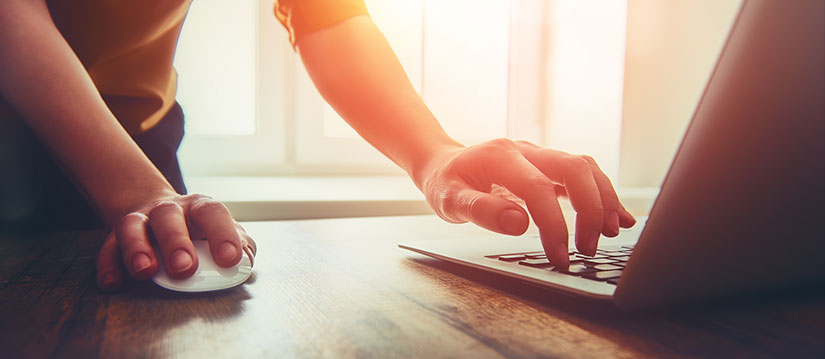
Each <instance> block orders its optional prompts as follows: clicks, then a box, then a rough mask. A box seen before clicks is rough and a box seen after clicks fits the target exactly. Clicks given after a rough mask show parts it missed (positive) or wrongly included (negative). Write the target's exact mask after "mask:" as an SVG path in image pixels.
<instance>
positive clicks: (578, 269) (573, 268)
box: [553, 264, 596, 275]
mask: <svg viewBox="0 0 825 359" xmlns="http://www.w3.org/2000/svg"><path fill="white" fill-rule="evenodd" d="M553 270H554V271H558V272H561V273H567V274H573V275H582V274H587V273H594V272H596V270H595V269H593V268H588V267H586V266H584V265H581V264H571V265H570V267H567V269H566V270H559V269H558V268H555V269H553Z"/></svg>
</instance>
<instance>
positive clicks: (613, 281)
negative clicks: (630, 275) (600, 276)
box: [607, 278, 620, 284]
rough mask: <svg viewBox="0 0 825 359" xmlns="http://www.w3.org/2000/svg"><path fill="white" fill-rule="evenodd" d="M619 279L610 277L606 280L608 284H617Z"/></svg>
mask: <svg viewBox="0 0 825 359" xmlns="http://www.w3.org/2000/svg"><path fill="white" fill-rule="evenodd" d="M619 279H620V278H610V279H608V280H607V282H608V283H610V284H619Z"/></svg>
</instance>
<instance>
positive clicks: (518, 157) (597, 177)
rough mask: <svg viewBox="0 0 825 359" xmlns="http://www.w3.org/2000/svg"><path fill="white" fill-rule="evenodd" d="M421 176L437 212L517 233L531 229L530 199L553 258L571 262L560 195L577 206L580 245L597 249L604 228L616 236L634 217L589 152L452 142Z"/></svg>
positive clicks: (583, 249)
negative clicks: (576, 152)
mask: <svg viewBox="0 0 825 359" xmlns="http://www.w3.org/2000/svg"><path fill="white" fill-rule="evenodd" d="M424 168H425V170H424V171H422V172H420V173H421V176H420V177H419V178H418V179H416V183H418V184H419V187H420V188H421V190H422V191H423V192H424V195H425V196H426V197H427V201H428V202H429V203H430V206H431V207H432V208H433V209H434V210H435V212H436V213H437V214H438V215H439V216H440V217H441V218H443V219H445V220H447V221H449V222H455V223H462V222H467V221H470V222H473V223H475V224H477V225H479V226H481V227H484V228H487V229H489V230H492V231H495V232H499V233H503V234H510V235H519V234H522V233H524V231H525V230H527V226H528V224H529V219H528V216H527V211H525V210H524V208H523V207H522V206H521V203H520V202H521V201H520V200H518V199H515V200H514V199H513V198H507V197H508V196H507V194H509V193H512V194H514V195H515V196H516V197H518V198H520V199H521V200H523V203H526V206H527V210H528V211H529V213H530V215H531V216H532V218H533V221H535V223H536V226H537V227H538V228H539V232H540V235H541V242H542V245H543V247H544V250H545V252H546V253H547V256H548V258H550V260H551V262H553V263H556V264H557V265H559V266H567V265H568V264H569V259H568V248H567V239H568V233H567V226H566V224H565V222H564V217H563V216H562V211H561V208H560V206H559V203H558V200H557V198H558V197H567V198H569V199H570V202H571V203H572V205H573V208H574V209H575V210H576V247H577V248H578V249H579V250H580V251H581V252H583V253H587V254H595V252H596V247H597V245H598V239H599V235H600V234H604V235H605V236H608V237H614V236H616V235H618V233H619V227H624V228H628V227H631V226H633V225H634V224H635V223H636V220H635V219H634V218H633V216H632V215H631V214H630V213H629V212H628V211H627V210H626V209H625V208H624V207H623V206H622V204H621V203H620V202H619V199H618V197H617V196H616V192H615V191H614V190H613V186H612V184H611V183H610V180H609V179H608V178H607V176H606V175H605V174H604V173H603V172H602V171H601V169H599V167H598V165H597V164H596V162H595V161H594V160H593V159H592V158H590V157H588V156H577V155H571V154H568V153H565V152H561V151H555V150H551V149H546V148H541V147H539V146H536V145H534V144H532V143H529V142H525V141H518V142H514V141H511V140H508V139H497V140H492V141H487V142H483V143H481V144H478V145H474V146H470V147H455V148H454V149H453V150H450V151H445V152H443V153H442V154H441V155H440V156H437V157H435V158H434V159H431V160H430V161H429V163H428V164H427V165H426V166H425V167H424Z"/></svg>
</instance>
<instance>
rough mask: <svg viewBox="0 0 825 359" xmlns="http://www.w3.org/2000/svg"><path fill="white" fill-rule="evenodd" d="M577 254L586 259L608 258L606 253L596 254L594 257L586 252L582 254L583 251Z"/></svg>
mask: <svg viewBox="0 0 825 359" xmlns="http://www.w3.org/2000/svg"><path fill="white" fill-rule="evenodd" d="M576 255H577V256H579V257H582V258H584V259H600V258H607V256H606V255H602V254H596V255H595V256H592V257H591V256H588V255H586V254H581V253H579V254H576Z"/></svg>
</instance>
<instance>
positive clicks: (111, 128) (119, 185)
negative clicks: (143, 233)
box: [0, 1, 174, 225]
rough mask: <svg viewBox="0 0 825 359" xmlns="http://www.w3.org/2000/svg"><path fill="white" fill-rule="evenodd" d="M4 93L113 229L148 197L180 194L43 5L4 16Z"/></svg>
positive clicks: (22, 5)
mask: <svg viewBox="0 0 825 359" xmlns="http://www.w3.org/2000/svg"><path fill="white" fill-rule="evenodd" d="M0 95H2V97H3V98H4V99H5V100H6V101H8V102H9V103H10V104H11V106H12V107H13V108H14V109H15V111H16V112H17V113H18V114H19V115H20V116H21V117H22V118H23V119H24V121H25V122H26V123H27V125H28V126H29V127H31V128H32V129H33V130H34V132H35V133H36V134H37V135H38V137H39V138H40V139H41V140H42V141H43V143H44V144H45V145H46V147H47V148H48V149H49V151H50V152H51V153H52V155H53V156H54V157H55V158H56V159H57V160H58V162H60V163H61V164H62V166H63V167H64V169H65V170H66V171H67V172H68V175H69V176H70V177H71V178H72V180H73V181H74V182H75V184H76V186H77V187H78V188H79V190H80V191H81V192H83V193H84V195H86V197H87V199H88V200H90V201H91V202H92V204H93V205H94V206H95V207H96V208H97V210H98V212H99V214H100V215H101V217H102V218H103V219H104V221H106V222H107V223H108V224H110V225H111V224H112V223H113V221H115V220H117V219H118V218H119V217H120V215H122V214H123V213H126V212H128V211H129V210H130V207H132V206H134V205H136V204H137V203H139V202H141V201H143V200H144V199H145V198H146V197H150V196H155V197H157V196H159V195H163V194H167V193H168V194H173V193H174V191H173V190H172V189H171V186H169V184H168V183H167V181H166V180H165V179H164V177H163V175H162V174H161V173H160V172H159V171H158V170H157V169H156V168H155V167H154V165H152V163H151V162H150V161H149V160H148V159H147V158H146V156H145V155H144V154H143V152H142V151H141V150H140V148H139V147H138V146H137V145H136V144H135V143H134V141H132V139H131V138H130V137H129V135H128V134H127V133H126V131H125V130H124V129H123V127H122V126H120V124H119V123H118V122H117V120H116V119H115V117H114V116H113V115H112V113H111V112H110V111H109V109H108V107H107V106H106V104H105V103H104V102H103V100H102V98H101V97H100V94H99V93H98V91H97V89H96V88H95V86H94V83H93V82H92V80H91V78H90V77H89V75H88V74H87V72H86V70H85V69H84V68H83V65H82V64H81V63H80V61H79V60H78V58H77V56H76V55H75V54H74V52H73V51H72V49H71V48H70V47H69V46H68V44H67V43H66V42H65V40H64V39H63V37H62V36H61V35H60V33H59V31H58V30H57V29H56V27H55V26H54V23H53V22H52V21H51V17H50V16H49V13H48V9H47V8H46V5H45V3H44V2H42V1H8V2H5V3H4V5H3V10H2V11H0Z"/></svg>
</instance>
